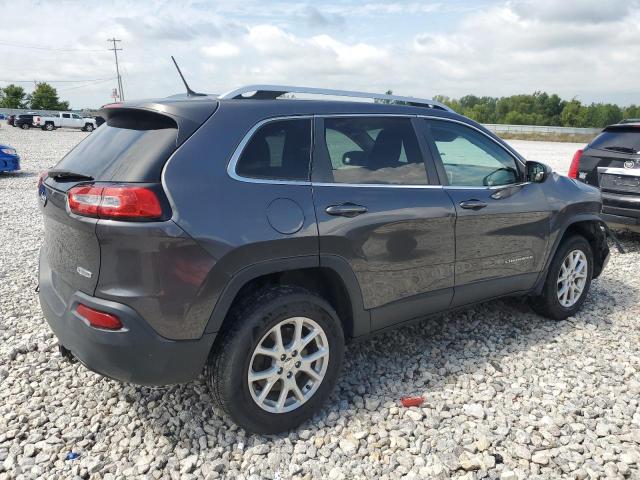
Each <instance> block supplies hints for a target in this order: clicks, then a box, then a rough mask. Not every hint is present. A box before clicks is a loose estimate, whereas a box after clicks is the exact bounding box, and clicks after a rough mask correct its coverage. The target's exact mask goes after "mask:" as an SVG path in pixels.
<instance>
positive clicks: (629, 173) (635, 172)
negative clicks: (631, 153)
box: [598, 167, 640, 177]
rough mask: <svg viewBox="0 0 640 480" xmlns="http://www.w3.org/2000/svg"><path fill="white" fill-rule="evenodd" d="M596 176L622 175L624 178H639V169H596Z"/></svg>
mask: <svg viewBox="0 0 640 480" xmlns="http://www.w3.org/2000/svg"><path fill="white" fill-rule="evenodd" d="M598 174H609V175H623V176H625V177H640V169H637V168H617V167H598Z"/></svg>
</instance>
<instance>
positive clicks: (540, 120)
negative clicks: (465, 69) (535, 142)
mask: <svg viewBox="0 0 640 480" xmlns="http://www.w3.org/2000/svg"><path fill="white" fill-rule="evenodd" d="M434 100H437V101H439V102H442V103H444V104H445V105H447V106H449V107H451V108H452V109H453V110H454V111H456V112H458V113H460V114H462V115H465V116H467V117H469V118H472V119H473V120H475V121H477V122H479V123H502V124H509V125H550V126H562V127H593V128H603V127H606V126H607V125H611V124H613V123H618V122H619V121H620V120H622V119H625V118H640V106H636V105H630V106H627V107H620V106H618V105H615V104H612V103H591V104H589V105H583V104H582V102H580V100H577V99H575V98H574V99H573V100H562V99H561V98H560V97H559V96H558V95H556V94H553V95H549V94H547V93H545V92H535V93H534V94H533V95H512V96H510V97H499V98H498V97H477V96H475V95H466V96H464V97H462V98H459V99H454V98H450V97H447V96H444V95H437V96H436V97H435V98H434Z"/></svg>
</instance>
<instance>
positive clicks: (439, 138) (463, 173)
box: [39, 87, 609, 432]
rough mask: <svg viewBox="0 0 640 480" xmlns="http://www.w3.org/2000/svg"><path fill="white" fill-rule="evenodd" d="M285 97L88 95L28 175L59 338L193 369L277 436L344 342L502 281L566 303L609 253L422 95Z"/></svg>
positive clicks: (327, 373)
mask: <svg viewBox="0 0 640 480" xmlns="http://www.w3.org/2000/svg"><path fill="white" fill-rule="evenodd" d="M250 91H256V93H254V94H253V96H251V97H250V98H246V97H245V96H246V94H247V92H250ZM291 91H294V92H301V91H302V92H305V91H307V90H305V89H301V88H296V89H294V88H290V87H281V88H275V87H269V88H267V87H247V88H245V89H240V90H238V91H235V92H231V93H229V94H226V95H223V96H221V97H219V98H213V97H195V96H193V97H187V98H170V99H163V100H157V101H146V102H139V103H125V104H122V105H114V106H113V107H112V108H105V109H103V111H102V112H101V115H102V116H103V117H104V118H105V119H106V124H105V125H103V126H102V127H100V128H99V129H97V131H96V132H95V133H94V134H93V135H91V136H89V137H87V138H86V139H85V140H84V141H83V142H81V143H80V144H79V145H78V146H77V147H76V148H75V149H73V150H72V151H71V152H70V153H69V154H68V155H67V156H66V157H64V158H63V159H62V160H61V161H60V163H59V164H58V165H57V166H56V167H55V168H54V169H52V170H50V171H48V172H46V173H45V174H44V175H43V177H42V178H41V181H40V185H39V194H40V199H41V205H42V211H43V214H44V221H45V239H44V243H43V246H42V249H41V255H40V299H41V304H42V308H43V310H44V313H45V317H46V319H47V321H48V323H49V324H50V326H51V328H52V329H53V331H54V332H55V334H56V335H57V337H58V339H59V342H60V345H61V348H62V350H63V352H66V353H70V354H72V355H73V356H75V357H76V358H78V359H79V360H80V361H81V362H82V363H84V364H85V365H86V366H87V367H88V368H91V369H92V370H95V371H97V372H99V373H101V374H103V375H107V376H109V377H113V378H116V379H119V380H123V381H129V382H135V383H141V384H150V385H157V384H169V383H175V382H186V381H189V380H191V379H194V378H196V377H197V376H198V375H199V374H200V373H201V372H202V371H203V369H204V371H205V378H206V380H207V382H208V384H209V386H210V389H211V392H212V394H213V397H214V399H215V400H216V402H217V403H218V404H220V405H221V406H222V407H223V408H224V410H225V411H226V412H228V413H229V414H230V415H231V417H232V418H233V419H234V421H236V422H237V423H239V424H240V425H242V426H243V427H245V428H247V429H248V430H252V431H259V432H275V431H280V430H286V429H289V428H292V427H294V426H296V425H298V424H299V423H300V422H302V421H304V420H305V419H308V418H310V416H311V415H313V413H314V412H316V411H317V410H318V409H319V408H320V406H321V405H322V403H323V402H324V401H325V400H326V398H327V397H328V396H329V394H330V393H331V391H332V389H333V387H334V385H335V382H336V378H337V376H338V373H339V371H340V365H341V362H342V356H343V349H344V343H345V341H346V340H349V339H352V338H357V337H362V336H364V335H367V334H369V333H372V332H378V331H381V330H385V329H388V328H391V327H394V326H397V325H399V324H402V323H403V322H407V321H411V320H415V319H419V318H424V317H425V316H428V315H431V314H438V313H441V312H445V311H447V310H449V309H452V308H458V307H462V306H465V305H470V304H473V303H477V302H480V301H484V300H487V299H491V298H496V297H501V296H505V295H529V296H531V297H532V299H533V300H532V305H533V306H534V308H535V309H536V310H537V311H538V312H540V313H542V314H544V315H547V316H548V317H550V318H554V319H563V318H566V317H567V316H570V315H573V314H574V313H575V312H576V311H577V310H578V309H579V308H580V306H581V305H582V303H583V302H584V300H585V297H586V295H587V292H588V290H589V285H590V282H591V279H592V278H595V277H597V276H598V275H599V274H600V272H601V271H602V269H603V268H604V266H605V265H606V262H607V259H608V254H609V249H608V247H607V243H606V237H605V233H604V228H603V226H602V221H601V218H600V216H599V212H600V209H601V201H600V192H599V191H598V190H597V189H596V188H593V187H590V186H587V185H584V184H583V183H579V182H576V181H574V180H570V179H568V178H567V177H562V176H559V175H556V174H554V173H552V172H551V171H550V170H549V169H548V168H547V167H545V166H544V165H542V164H540V163H536V162H526V161H525V160H524V159H523V158H522V157H521V156H520V155H518V153H517V152H515V151H514V150H513V149H512V148H511V147H509V146H508V145H507V144H506V143H504V142H503V141H501V140H500V139H499V138H497V137H496V136H495V135H493V134H492V133H490V132H489V131H487V130H486V129H484V128H483V127H482V126H480V125H478V124H476V123H475V122H473V121H471V120H469V119H467V118H465V117H462V116H460V115H457V114H455V113H454V112H452V111H450V110H449V109H447V108H446V107H444V106H442V105H440V104H438V103H437V102H433V101H430V100H419V99H411V98H405V97H391V96H385V95H373V97H375V98H381V99H383V100H386V101H387V102H389V101H390V102H396V103H364V102H341V101H318V100H292V99H289V100H280V99H278V100H276V97H278V96H280V95H282V94H283V93H287V92H291ZM314 92H315V93H317V91H314ZM330 93H331V94H332V95H336V94H341V93H343V94H351V95H355V96H365V94H362V93H358V92H335V91H331V92H330ZM398 102H401V103H402V104H399V103H398Z"/></svg>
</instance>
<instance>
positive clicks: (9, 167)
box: [0, 143, 20, 172]
mask: <svg viewBox="0 0 640 480" xmlns="http://www.w3.org/2000/svg"><path fill="white" fill-rule="evenodd" d="M18 170H20V155H18V152H16V149H15V148H13V147H10V146H9V145H2V144H1V143H0V172H16V171H18Z"/></svg>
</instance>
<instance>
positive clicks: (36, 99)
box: [0, 82, 69, 110]
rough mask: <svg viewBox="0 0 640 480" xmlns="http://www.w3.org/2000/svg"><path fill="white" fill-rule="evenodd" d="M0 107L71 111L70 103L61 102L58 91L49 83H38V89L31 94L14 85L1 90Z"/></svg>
mask: <svg viewBox="0 0 640 480" xmlns="http://www.w3.org/2000/svg"><path fill="white" fill-rule="evenodd" d="M0 107H3V108H31V109H33V110H69V102H68V101H60V99H59V98H58V92H57V90H56V89H55V88H53V87H52V86H51V85H49V84H48V83H47V82H37V83H36V88H35V89H34V90H33V92H31V93H27V92H26V91H25V90H24V88H22V87H21V86H19V85H14V84H10V85H7V86H6V87H4V88H0Z"/></svg>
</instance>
